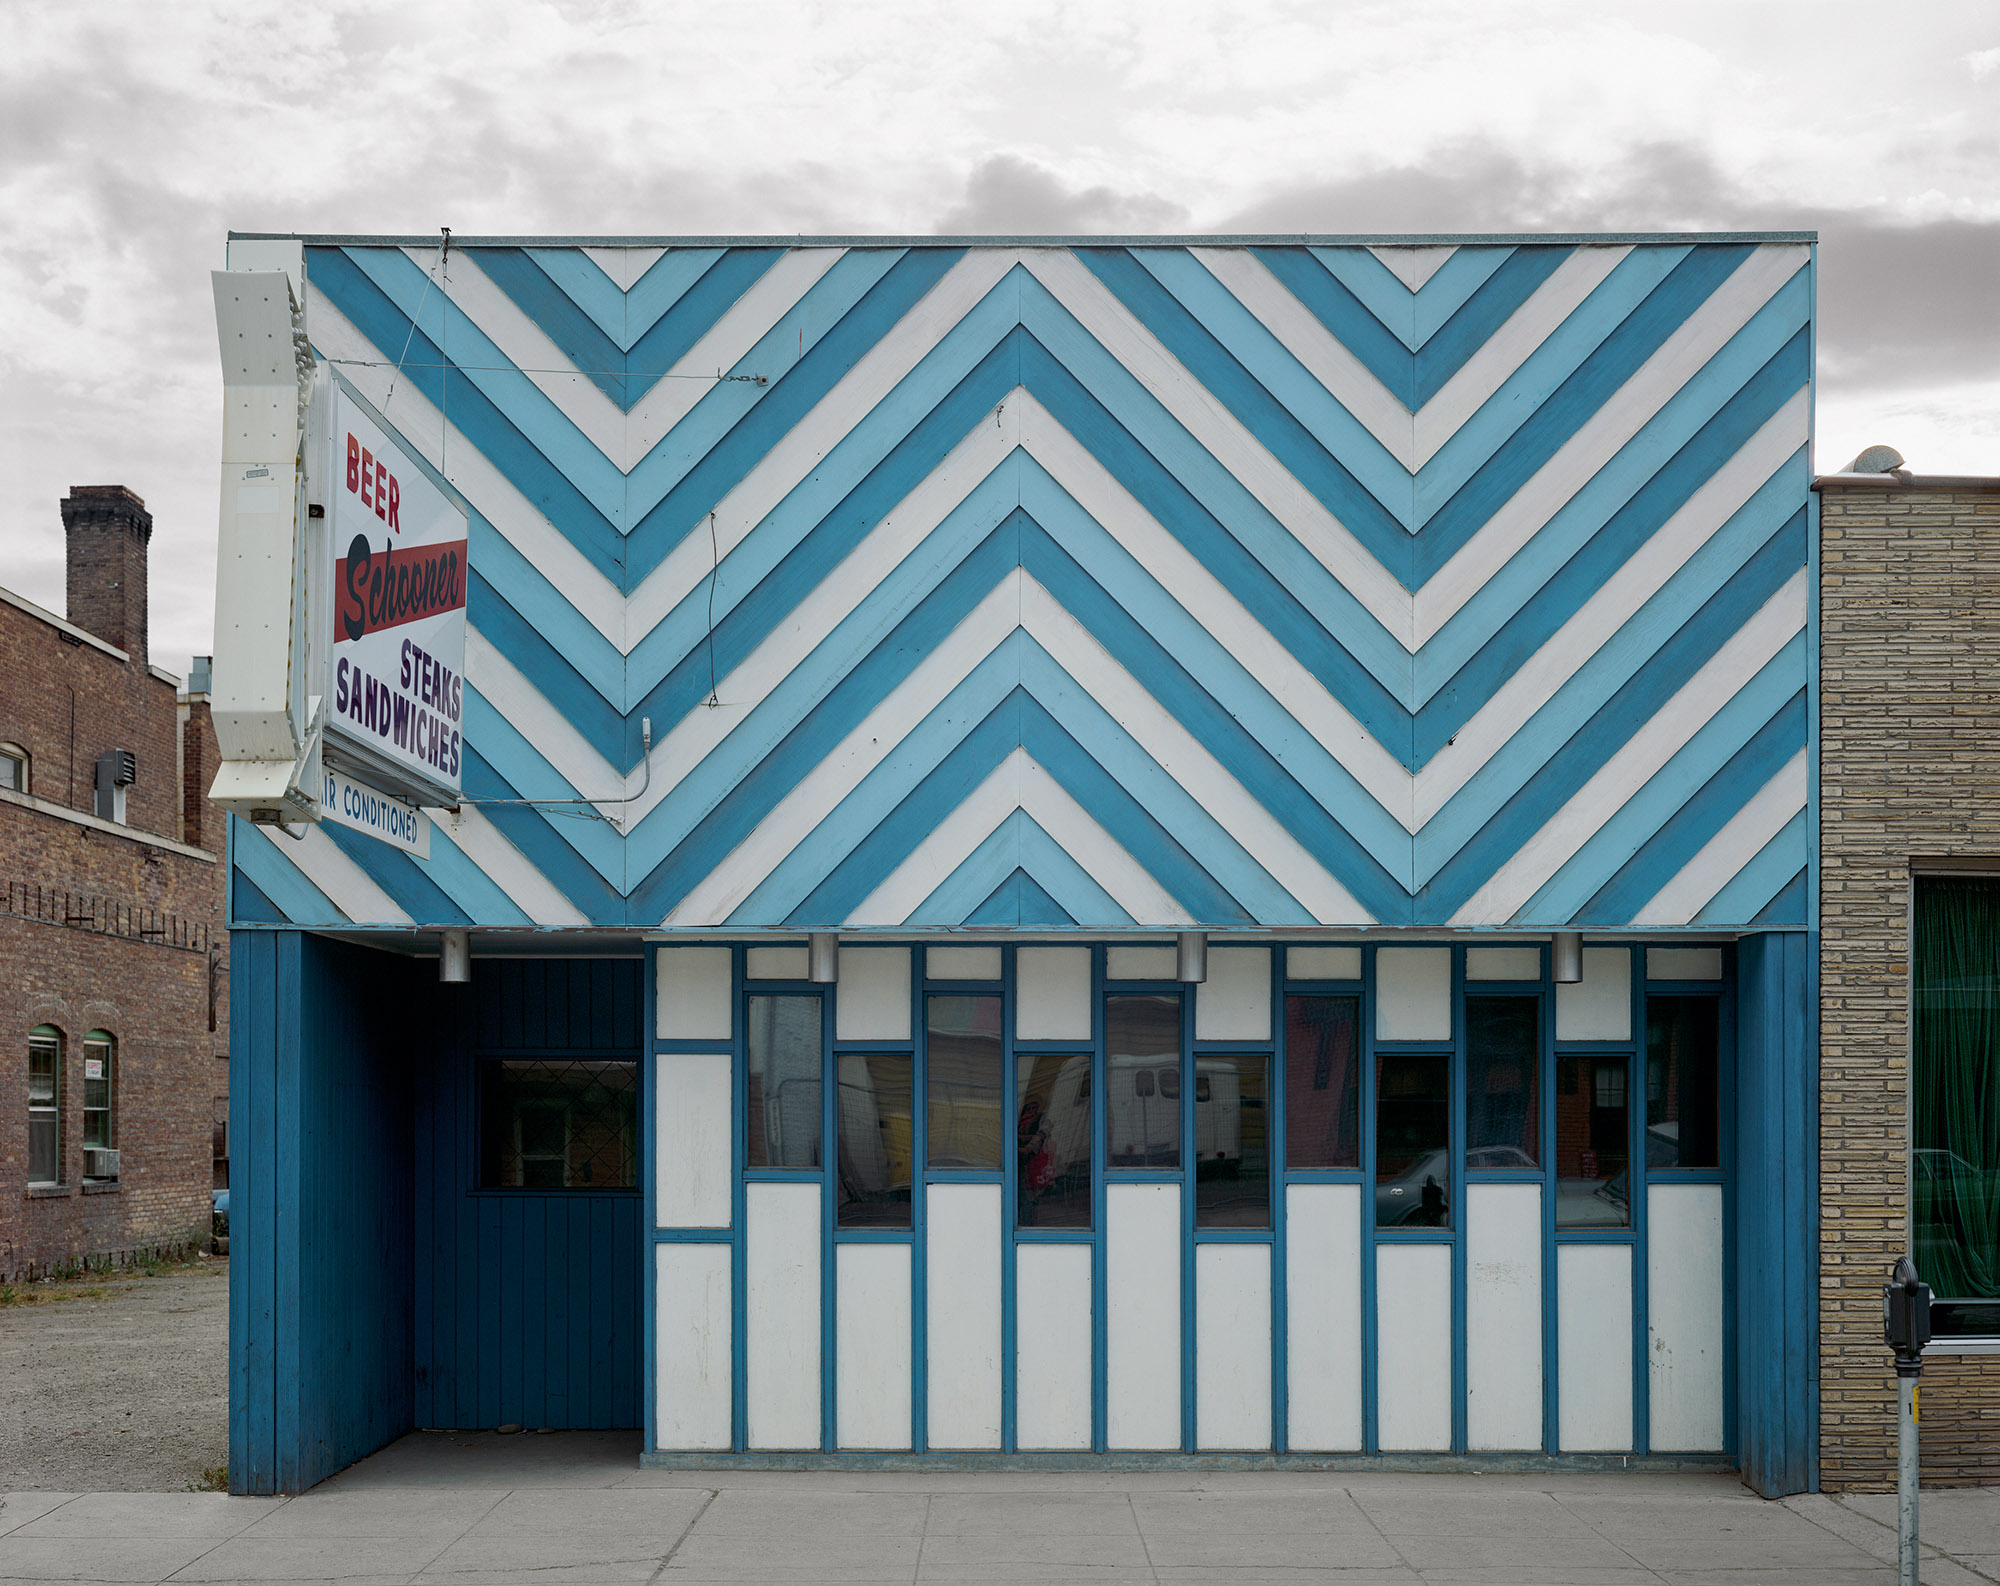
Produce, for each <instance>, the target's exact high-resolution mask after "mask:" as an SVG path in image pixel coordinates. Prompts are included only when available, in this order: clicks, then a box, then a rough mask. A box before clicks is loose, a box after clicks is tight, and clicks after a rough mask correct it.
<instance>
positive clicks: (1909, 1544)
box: [1896, 1358, 1924, 1586]
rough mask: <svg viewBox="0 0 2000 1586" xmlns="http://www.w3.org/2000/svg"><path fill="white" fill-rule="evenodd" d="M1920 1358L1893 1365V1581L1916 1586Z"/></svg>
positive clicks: (1921, 1367)
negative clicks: (1895, 1414)
mask: <svg viewBox="0 0 2000 1586" xmlns="http://www.w3.org/2000/svg"><path fill="white" fill-rule="evenodd" d="M1923 1369H1924V1363H1923V1360H1922V1359H1921V1358H1919V1359H1916V1360H1913V1361H1910V1362H1909V1363H1907V1364H1905V1362H1904V1361H1902V1360H1900V1359H1899V1360H1898V1361H1897V1362H1896V1399H1897V1416H1896V1579H1897V1582H1898V1586H1917V1378H1918V1376H1919V1375H1920V1374H1921V1373H1922V1372H1923Z"/></svg>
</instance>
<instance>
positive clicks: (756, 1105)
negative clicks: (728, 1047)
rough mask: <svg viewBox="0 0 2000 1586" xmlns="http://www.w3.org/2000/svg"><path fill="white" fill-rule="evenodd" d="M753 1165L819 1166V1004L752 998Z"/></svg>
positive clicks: (816, 1000)
mask: <svg viewBox="0 0 2000 1586" xmlns="http://www.w3.org/2000/svg"><path fill="white" fill-rule="evenodd" d="M748 1036H749V1040H748V1047H749V1057H750V1063H749V1067H750V1084H749V1092H750V1094H749V1097H748V1111H749V1114H750V1149H749V1159H748V1160H749V1165H750V1166H751V1167H807V1168H810V1167H818V1166H819V1165H820V1156H819V1130H820V1102H821V1081H820V1000H819V998H818V997H752V998H751V999H750V1019H749V1024H748Z"/></svg>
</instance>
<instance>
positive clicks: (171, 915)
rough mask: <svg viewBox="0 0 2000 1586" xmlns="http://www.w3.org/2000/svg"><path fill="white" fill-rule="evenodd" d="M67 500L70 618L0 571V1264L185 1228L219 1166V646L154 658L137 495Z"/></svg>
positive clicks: (41, 1261)
mask: <svg viewBox="0 0 2000 1586" xmlns="http://www.w3.org/2000/svg"><path fill="white" fill-rule="evenodd" d="M62 514H63V526H64V528H65V530H66V531H67V535H68V585H69V587H68V597H69V598H68V605H69V615H68V620H64V619H63V618H61V617H58V616H56V615H55V614H54V613H53V612H49V611H45V610H43V609H42V608H41V607H39V606H36V605H34V604H33V603H32V602H30V601H27V600H24V599H22V598H21V597H20V596H18V595H15V594H13V593H12V592H10V591H8V590H5V589H0V964H5V965H6V966H7V968H6V974H5V977H4V981H5V983H4V985H0V1048H4V1050H5V1051H7V1052H8V1053H10V1054H11V1056H9V1057H8V1059H7V1060H6V1065H5V1068H4V1069H0V1072H4V1073H5V1074H6V1076H7V1077H6V1079H5V1080H4V1081H0V1108H4V1109H5V1110H6V1112H7V1113H8V1114H9V1115H10V1121H9V1123H8V1125H7V1126H6V1127H5V1128H4V1129H0V1280H8V1279H15V1278H20V1277H24V1276H33V1275H35V1274H37V1273H41V1272H46V1271H48V1270H50V1269H53V1268H59V1267H61V1266H64V1265H67V1264H71V1263H76V1262H80V1261H115V1260H122V1259H128V1258H130V1257H131V1256H133V1255H136V1254H142V1253H148V1252H153V1251H161V1250H169V1249H174V1248H180V1247H185V1246H186V1245H188V1244H190V1243H192V1242H194V1241H196V1240H198V1239H200V1238H201V1237H202V1236H203V1235H204V1233H205V1232H206V1229H207V1225H208V1220H209V1192H210V1189H211V1187H212V1186H213V1185H214V1184H215V1183H216V1182H217V1180H218V1178H219V1177H221V1176H222V1175H223V1174H225V1173H226V1130H225V1129H223V1128H221V1127H219V1125H221V1124H223V1123H224V1121H225V1120H226V1118H227V1097H228V1093H229V1081H228V1073H229V1068H228V1052H229V1032H228V1023H227V1007H228V1004H227V997H226V994H225V993H226V986H227V980H226V977H227V970H228V961H227V954H228V938H227V933H226V932H224V931H222V930H221V929H220V924H221V919H222V909H223V901H224V897H223V877H224V871H225V866H224V865H223V864H222V863H221V862H220V860H221V857H222V854H223V852H224V833H223V822H222V820H221V818H220V816H219V815H218V814H217V813H216V812H214V811H213V810H212V809H211V808H210V807H209V806H208V805H207V804H206V802H205V799H204V797H203V795H204V794H205V792H206V790H207V787H208V783H209V781H210V780H211V778H212V777H213V775H214V766H215V760H216V750H215V735H214V730H213V728H212V726H211V724H210V720H209V707H208V698H207V693H206V688H207V683H206V676H205V673H206V661H205V660H203V661H201V662H198V668H199V672H198V675H197V676H196V677H195V678H193V679H191V680H190V682H191V685H192V686H191V688H190V690H189V691H188V692H187V693H185V694H183V693H181V692H180V691H179V688H178V683H177V680H176V679H175V678H174V677H173V676H171V675H170V674H168V673H166V672H164V671H162V670H160V669H159V668H158V667H155V666H153V665H151V664H150V661H149V659H148V654H147V639H146V602H147V590H146V551H147V542H148V541H149V540H150V539H151V537H152V531H153V519H152V514H151V513H149V512H148V511H147V510H146V506H145V503H144V502H143V501H141V500H140V499H139V497H137V496H136V495H134V494H132V492H131V491H129V490H126V489H124V488H122V487H120V486H116V485H79V486H75V487H72V489H71V491H70V494H69V497H68V499H67V500H65V501H64V502H63V503H62Z"/></svg>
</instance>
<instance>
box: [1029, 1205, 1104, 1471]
mask: <svg viewBox="0 0 2000 1586" xmlns="http://www.w3.org/2000/svg"><path fill="white" fill-rule="evenodd" d="M1090 1260H1091V1255H1090V1247H1089V1246H1088V1245H1027V1244H1024V1245H1016V1246H1015V1247H1014V1442H1015V1446H1016V1447H1018V1448H1023V1449H1079V1450H1080V1449H1087V1448H1089V1447H1090V1383H1091V1373H1090V1356H1091V1304H1090Z"/></svg>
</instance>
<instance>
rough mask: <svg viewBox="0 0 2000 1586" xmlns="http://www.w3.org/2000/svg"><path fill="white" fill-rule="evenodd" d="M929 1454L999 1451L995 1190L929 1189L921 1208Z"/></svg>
mask: <svg viewBox="0 0 2000 1586" xmlns="http://www.w3.org/2000/svg"><path fill="white" fill-rule="evenodd" d="M924 1216H925V1240H924V1260H925V1289H926V1293H925V1317H926V1328H925V1335H926V1336H925V1341H924V1347H925V1357H926V1359H925V1368H926V1371H927V1373H928V1375H927V1377H926V1379H925V1382H926V1386H925V1397H926V1402H927V1405H928V1410H929V1438H930V1446H931V1447H932V1448H972V1449H979V1448H985V1449H993V1448H998V1447H999V1446H1000V1186H999V1185H998V1184H933V1185H931V1186H930V1189H929V1190H928V1192H927V1196H926V1200H925V1207H924Z"/></svg>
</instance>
